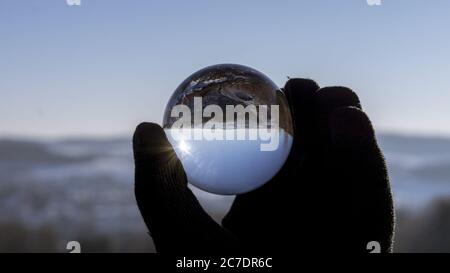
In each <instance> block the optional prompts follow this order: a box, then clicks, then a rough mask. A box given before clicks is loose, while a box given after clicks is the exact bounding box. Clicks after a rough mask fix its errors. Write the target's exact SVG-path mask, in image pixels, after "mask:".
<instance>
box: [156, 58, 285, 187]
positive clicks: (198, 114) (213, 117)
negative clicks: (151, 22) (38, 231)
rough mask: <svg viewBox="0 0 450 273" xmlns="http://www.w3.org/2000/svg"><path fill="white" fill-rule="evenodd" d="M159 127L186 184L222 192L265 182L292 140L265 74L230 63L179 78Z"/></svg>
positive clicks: (279, 98) (280, 100) (280, 99)
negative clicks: (183, 174) (186, 181)
mask: <svg viewBox="0 0 450 273" xmlns="http://www.w3.org/2000/svg"><path fill="white" fill-rule="evenodd" d="M163 127H164V130H165V132H166V135H167V137H168V139H169V142H170V143H171V144H172V146H173V148H174V150H175V152H176V154H177V156H178V158H179V159H180V161H181V163H182V165H183V168H184V170H185V172H186V176H187V179H188V181H189V183H190V184H192V185H194V186H196V187H198V188H200V189H203V190H205V191H208V192H211V193H215V194H223V195H233V194H241V193H245V192H249V191H251V190H254V189H256V188H258V187H260V186H262V185H263V184H265V183H266V182H268V181H269V180H270V179H271V178H272V177H273V176H274V175H275V174H276V173H277V172H278V171H279V170H280V169H281V167H282V166H283V164H284V163H285V161H286V159H287V157H288V155H289V152H290V149H291V146H292V141H293V126H292V119H291V113H290V110H289V106H288V104H287V102H286V99H285V97H284V94H283V93H282V91H281V90H280V89H279V88H278V87H277V86H276V85H275V84H274V83H273V82H272V81H271V80H270V79H269V78H268V77H266V76H265V75H264V74H262V73H260V72H258V71H256V70H254V69H252V68H250V67H246V66H242V65H235V64H222V65H214V66H209V67H206V68H204V69H202V70H200V71H198V72H196V73H194V74H192V75H191V76H190V77H188V78H187V79H186V80H185V81H183V82H182V83H181V84H180V86H178V88H177V89H176V90H175V92H174V94H173V95H172V97H171V98H170V100H169V102H168V104H167V107H166V110H165V113H164V120H163Z"/></svg>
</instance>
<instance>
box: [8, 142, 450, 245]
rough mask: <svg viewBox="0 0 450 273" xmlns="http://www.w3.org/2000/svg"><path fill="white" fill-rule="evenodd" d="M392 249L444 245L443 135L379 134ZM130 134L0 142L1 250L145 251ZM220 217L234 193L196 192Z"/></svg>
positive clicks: (447, 193) (447, 184)
mask: <svg viewBox="0 0 450 273" xmlns="http://www.w3.org/2000/svg"><path fill="white" fill-rule="evenodd" d="M378 138H379V141H380V145H381V147H382V149H383V150H384V152H385V156H386V159H387V162H388V167H389V174H390V177H391V183H392V187H393V192H394V198H395V205H396V211H397V229H396V236H395V251H396V252H450V139H444V138H425V137H411V136H399V135H380V136H379V137H378ZM133 168H134V167H133V159H132V148H131V140H130V139H127V138H116V139H105V140H99V139H96V140H89V139H83V140H60V141H27V140H17V139H14V140H8V139H3V140H0V181H1V183H0V252H11V251H13V252H36V251H44V252H66V250H65V247H66V244H67V242H68V241H72V240H76V241H79V242H80V243H81V245H82V251H84V252H144V251H154V249H153V244H152V241H151V239H150V237H149V236H148V235H147V233H146V228H145V225H144V223H143V221H142V218H141V217H140V214H139V211H138V208H137V206H136V202H135V198H134V192H133V190H134V187H133V171H134V169H133ZM194 191H195V193H196V195H197V196H198V198H199V199H200V201H201V203H202V205H203V206H204V207H205V208H206V209H207V211H208V212H209V213H210V214H211V215H213V216H214V218H215V219H216V220H217V221H220V220H221V218H222V217H223V216H224V214H225V213H226V212H227V210H228V208H229V206H230V204H231V202H232V200H233V197H226V196H217V195H212V194H208V193H205V192H202V191H199V190H195V189H194Z"/></svg>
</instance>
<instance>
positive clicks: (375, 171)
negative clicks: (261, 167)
mask: <svg viewBox="0 0 450 273" xmlns="http://www.w3.org/2000/svg"><path fill="white" fill-rule="evenodd" d="M284 92H285V95H286V97H287V100H288V102H289V105H290V107H291V111H292V115H293V121H294V142H293V146H292V150H291V152H290V154H289V157H288V160H287V161H286V163H285V165H284V166H283V168H282V169H281V170H280V172H279V173H278V174H277V175H276V176H275V177H274V178H273V179H272V180H271V181H269V182H268V183H266V184H265V185H264V186H262V187H260V188H258V189H256V190H254V191H252V192H249V193H245V194H242V195H238V196H237V197H236V199H235V201H234V203H233V205H232V207H231V209H230V211H229V212H228V214H227V215H226V216H225V218H224V219H223V222H222V226H220V225H219V224H217V223H216V222H215V221H214V220H213V219H212V218H211V217H210V216H209V215H208V214H207V213H206V212H205V211H204V210H203V209H202V207H201V206H200V204H199V202H198V201H197V199H196V198H195V196H194V195H193V193H192V192H191V190H190V189H189V188H188V187H187V179H186V175H185V173H184V170H183V167H182V165H181V162H180V161H179V159H178V158H177V156H176V154H175V152H174V151H173V149H172V147H171V145H170V143H169V142H168V140H167V138H166V136H165V133H164V131H163V129H162V128H161V127H160V126H159V125H156V124H152V123H142V124H140V125H139V126H138V127H137V128H136V132H135V134H134V138H133V148H134V157H135V165H136V176H135V194H136V199H137V204H138V206H139V209H140V211H141V213H142V216H143V218H144V221H145V223H146V225H147V227H148V229H149V231H150V234H151V236H152V237H153V240H154V244H155V246H156V250H157V251H158V252H172V253H174V252H175V253H187V254H193V253H237V252H246V253H249V252H250V253H271V252H272V253H274V252H283V251H286V252H287V251H292V249H294V250H295V249H302V250H306V251H309V252H328V253H334V252H367V250H366V246H367V243H368V242H370V241H377V242H379V244H380V245H381V251H382V252H388V251H390V250H391V244H392V236H393V229H394V209H393V202H392V195H391V190H390V185H389V179H388V175H387V170H386V165H385V162H384V158H383V155H382V153H381V151H380V149H379V147H378V145H377V142H376V139H375V134H374V131H373V128H372V125H371V123H370V121H369V119H368V117H367V116H366V115H365V113H364V112H363V111H362V110H361V105H360V102H359V99H358V97H357V96H356V94H355V93H354V92H353V91H351V90H350V89H348V88H345V87H328V88H322V89H320V88H319V86H318V85H317V84H316V83H315V82H314V81H311V80H306V79H290V80H289V81H288V82H287V83H286V86H285V88H284ZM254 171H255V172H257V171H258V170H254Z"/></svg>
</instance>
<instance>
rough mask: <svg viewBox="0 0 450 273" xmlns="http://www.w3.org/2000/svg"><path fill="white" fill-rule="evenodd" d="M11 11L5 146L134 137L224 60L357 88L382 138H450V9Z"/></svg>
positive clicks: (164, 6) (360, 0)
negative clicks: (11, 141) (8, 140)
mask: <svg viewBox="0 0 450 273" xmlns="http://www.w3.org/2000/svg"><path fill="white" fill-rule="evenodd" d="M81 1H82V2H81V6H79V7H71V6H68V5H67V4H66V1H65V0H42V1H38V0H1V1H0V136H5V135H20V136H52V137H59V136H74V135H76V136H80V135H82V136H110V135H118V134H121V135H122V134H131V133H132V131H133V129H134V127H135V125H136V124H138V123H139V122H140V121H155V122H158V123H160V122H161V120H162V114H163V110H164V107H165V104H166V102H167V99H168V98H169V96H170V94H171V93H172V91H173V90H174V89H175V88H176V87H177V85H178V84H179V83H180V82H181V81H182V80H184V79H185V78H186V77H187V76H188V75H189V74H191V73H192V72H194V71H196V70H198V69H200V68H202V67H204V66H207V65H211V64H216V63H239V64H244V65H248V66H252V67H254V68H256V69H258V70H260V71H262V72H264V73H265V74H267V75H268V76H269V77H271V78H272V79H273V80H274V81H275V82H276V83H277V84H279V85H280V86H282V85H283V84H284V82H285V80H286V77H287V76H290V77H309V78H313V79H315V80H317V81H318V82H319V83H320V84H321V85H347V86H350V87H352V88H353V89H354V90H355V91H357V93H358V94H359V96H360V98H361V100H362V103H363V106H364V108H365V110H366V111H367V112H368V114H369V115H370V117H371V118H372V120H373V122H374V125H375V127H376V129H377V130H379V131H384V132H385V131H388V132H391V131H395V132H402V133H410V132H413V133H420V134H433V135H436V134H445V135H450V1H448V0H433V1H426V0H421V1H419V0H385V1H383V5H381V6H376V7H375V6H373V7H371V6H368V5H367V3H366V0H347V1H336V0H329V1H325V0H323V1H322V0H310V1H298V0H297V1H275V0H273V1H261V0H258V1H257V0H253V1H252V0H240V1H219V0H204V1H200V0H189V1H181V0H180V1H158V2H156V1H148V0H134V1H129V0H128V1H127V0H81Z"/></svg>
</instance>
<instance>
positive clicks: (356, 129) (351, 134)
mask: <svg viewBox="0 0 450 273" xmlns="http://www.w3.org/2000/svg"><path fill="white" fill-rule="evenodd" d="M331 128H332V141H333V144H334V145H335V146H336V147H348V148H352V147H353V148H358V147H361V146H367V145H373V144H374V143H375V142H376V139H375V132H374V129H373V127H372V123H371V122H370V120H369V118H368V117H367V115H366V114H365V113H364V112H363V111H361V110H360V109H359V108H357V107H342V108H338V109H336V110H334V111H333V113H332V116H331Z"/></svg>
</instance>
